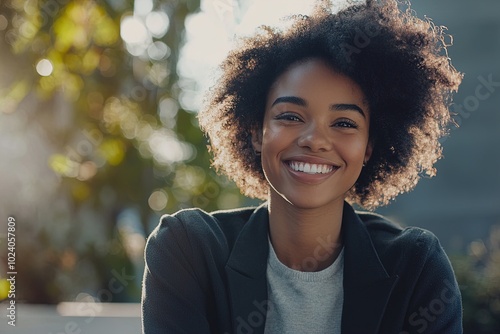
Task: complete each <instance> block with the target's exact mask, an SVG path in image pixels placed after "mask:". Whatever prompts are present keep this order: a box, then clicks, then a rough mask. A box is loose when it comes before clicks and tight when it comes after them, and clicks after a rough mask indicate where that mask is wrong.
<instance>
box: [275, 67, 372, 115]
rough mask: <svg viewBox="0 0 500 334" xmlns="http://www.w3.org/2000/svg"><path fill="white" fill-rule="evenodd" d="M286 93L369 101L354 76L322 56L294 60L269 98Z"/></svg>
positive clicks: (344, 101)
mask: <svg viewBox="0 0 500 334" xmlns="http://www.w3.org/2000/svg"><path fill="white" fill-rule="evenodd" d="M283 95H289V96H298V97H302V98H304V99H306V100H309V99H312V100H314V101H318V100H324V99H326V100H328V99H330V100H332V101H330V102H331V103H332V102H341V101H342V102H343V103H348V102H350V103H359V104H363V105H364V106H365V107H366V105H367V101H366V97H365V94H364V93H363V91H362V89H361V87H360V86H359V85H358V84H357V83H356V82H355V81H354V80H352V79H351V78H349V77H348V76H346V75H344V74H342V73H339V72H338V71H336V70H334V69H333V68H332V67H331V66H330V65H328V64H327V63H326V62H325V61H324V60H322V59H319V58H311V59H306V60H304V61H300V62H297V63H294V64H292V65H291V66H290V67H289V68H288V69H287V70H285V71H284V72H283V73H282V74H281V75H279V76H278V78H277V79H276V80H275V81H274V83H273V84H272V85H271V88H270V90H269V92H268V98H267V102H269V101H270V100H274V99H276V98H278V97H280V96H283Z"/></svg>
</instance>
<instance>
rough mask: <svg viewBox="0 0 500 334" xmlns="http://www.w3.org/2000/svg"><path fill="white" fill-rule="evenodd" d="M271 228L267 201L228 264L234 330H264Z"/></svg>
mask: <svg viewBox="0 0 500 334" xmlns="http://www.w3.org/2000/svg"><path fill="white" fill-rule="evenodd" d="M268 230H269V213H268V209H267V203H264V204H262V205H261V206H259V207H258V208H257V209H255V211H254V212H253V214H252V215H251V216H250V218H249V220H248V222H247V223H246V224H245V225H244V226H243V228H242V230H241V232H240V234H239V236H238V238H237V239H236V242H235V244H234V247H233V251H232V252H231V255H230V256H229V260H228V262H227V264H226V275H227V279H228V285H229V298H230V300H231V312H232V323H233V333H255V334H261V333H264V324H265V320H266V312H267V306H268V299H267V278H266V269H267V257H268V254H269V244H268Z"/></svg>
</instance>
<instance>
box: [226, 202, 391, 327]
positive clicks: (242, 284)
mask: <svg viewBox="0 0 500 334" xmlns="http://www.w3.org/2000/svg"><path fill="white" fill-rule="evenodd" d="M268 230H269V214H268V207H267V203H264V204H263V205H261V206H259V207H258V208H256V209H255V211H254V212H253V214H252V215H251V216H250V218H249V220H248V222H247V223H246V224H245V225H244V227H243V228H242V230H241V232H240V234H239V236H238V239H237V240H236V242H235V244H234V247H233V250H232V252H231V255H230V257H229V260H228V262H227V264H226V274H227V279H228V285H229V295H230V300H231V311H232V321H233V331H234V333H239V332H252V333H255V334H259V333H263V332H264V324H265V319H266V311H267V307H268V300H267V298H268V297H267V278H266V269H267V257H268V253H269V245H268ZM342 233H343V236H344V282H343V284H344V306H343V310H342V332H343V333H377V332H378V328H379V326H380V323H381V320H382V316H383V314H384V312H385V308H386V305H387V301H388V300H389V297H390V294H391V292H392V289H393V287H394V285H395V284H396V281H397V279H398V278H397V276H395V277H390V276H389V275H388V274H387V272H386V270H385V268H384V266H383V265H382V263H381V262H380V259H379V257H378V254H377V252H376V250H375V248H374V246H373V243H372V241H371V238H370V235H369V233H368V230H367V228H366V226H365V225H364V223H363V222H362V221H361V219H360V218H359V216H358V215H357V214H356V213H355V212H354V210H353V208H352V207H351V206H350V205H349V204H347V203H344V209H343V217H342ZM360 317H362V319H361V318H360Z"/></svg>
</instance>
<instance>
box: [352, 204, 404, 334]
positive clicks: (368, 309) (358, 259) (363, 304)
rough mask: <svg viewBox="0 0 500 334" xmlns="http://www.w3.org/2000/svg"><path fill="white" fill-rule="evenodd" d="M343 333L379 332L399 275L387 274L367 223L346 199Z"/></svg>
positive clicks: (366, 333) (367, 333)
mask: <svg viewBox="0 0 500 334" xmlns="http://www.w3.org/2000/svg"><path fill="white" fill-rule="evenodd" d="M342 230H343V233H344V242H345V243H344V247H345V248H344V307H343V310H342V332H343V333H365V334H369V333H378V329H379V326H380V323H381V321H382V317H383V314H384V312H385V308H386V306H387V302H388V300H389V297H390V295H391V292H392V289H393V288H394V286H395V284H396V282H397V280H398V277H397V276H394V277H390V276H389V275H388V274H387V271H386V270H385V268H384V266H383V265H382V262H381V261H380V258H379V256H378V254H377V251H376V250H375V247H374V246H373V243H372V240H371V237H370V234H369V233H368V230H367V228H366V225H365V224H364V223H363V222H362V221H361V219H360V218H359V216H358V215H357V214H356V213H355V212H354V210H353V208H352V207H351V206H350V205H349V204H347V203H344V211H343V217H342Z"/></svg>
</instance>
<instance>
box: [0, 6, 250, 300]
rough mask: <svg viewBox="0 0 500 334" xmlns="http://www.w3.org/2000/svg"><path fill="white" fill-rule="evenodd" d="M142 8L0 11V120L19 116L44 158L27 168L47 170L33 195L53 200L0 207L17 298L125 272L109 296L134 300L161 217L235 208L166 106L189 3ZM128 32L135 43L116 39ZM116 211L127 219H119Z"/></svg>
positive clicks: (180, 118) (191, 119)
mask: <svg viewBox="0 0 500 334" xmlns="http://www.w3.org/2000/svg"><path fill="white" fill-rule="evenodd" d="M146 3H148V2H146ZM150 3H151V4H153V5H154V7H152V8H150V9H148V10H147V11H146V12H144V13H142V14H141V13H139V14H138V13H137V10H135V12H134V1H131V0H122V1H120V0H107V1H97V0H73V1H72V0H65V1H57V0H38V1H37V0H29V1H24V0H6V1H2V2H1V4H0V15H1V16H0V40H1V45H0V57H1V59H2V62H3V64H4V65H5V64H11V65H12V66H14V67H15V71H14V72H15V76H14V77H13V78H12V77H11V78H6V77H5V76H4V78H3V80H2V81H0V106H1V107H0V110H1V111H0V114H3V115H2V117H5V118H4V119H6V118H7V117H9V118H15V117H20V118H21V115H22V114H23V113H25V114H26V113H29V116H28V117H27V119H29V121H28V122H27V125H26V129H27V131H32V132H36V131H38V135H39V136H40V137H39V140H40V142H44V143H45V145H46V146H47V147H49V149H48V151H50V153H48V154H47V155H46V156H45V162H46V163H45V164H44V165H40V166H31V167H30V171H31V172H33V173H35V174H37V173H38V170H49V172H50V173H52V175H55V176H56V177H54V178H53V179H47V180H46V181H47V182H48V183H50V186H49V187H48V188H49V189H50V190H51V191H50V192H48V193H40V194H36V196H39V197H40V198H43V197H46V198H49V200H50V202H52V203H54V204H53V206H51V207H42V205H45V204H46V203H45V202H44V201H40V204H39V206H40V207H37V208H36V209H34V210H33V211H35V213H34V214H33V212H32V213H30V214H26V215H24V213H23V210H22V207H23V203H22V202H23V200H22V199H20V201H19V202H18V203H17V204H16V203H14V202H12V203H2V205H3V206H7V205H8V207H4V208H3V209H4V210H5V211H6V212H9V213H10V214H12V213H15V212H20V213H19V214H18V215H19V217H18V220H19V221H22V222H23V224H19V226H18V230H19V231H18V233H19V235H22V236H23V237H22V240H21V237H20V238H19V241H18V245H17V257H18V259H19V261H18V263H17V267H18V271H19V272H22V273H23V274H22V275H19V276H18V286H19V296H18V300H23V301H26V302H32V303H55V302H58V301H61V300H75V298H76V296H77V295H78V294H79V293H80V292H88V293H89V294H90V295H93V296H95V297H99V296H96V291H99V289H101V288H103V287H104V288H106V287H107V285H108V283H109V282H110V280H111V279H113V275H114V274H113V273H116V272H120V271H121V270H124V272H126V273H131V272H133V273H134V275H133V276H134V279H133V282H130V284H128V282H127V284H125V288H124V289H123V290H120V292H119V293H113V296H112V300H110V301H138V300H139V298H140V279H141V275H142V251H143V247H144V240H145V237H146V236H147V234H148V233H149V232H150V230H151V229H152V227H153V225H154V224H156V223H157V221H158V218H159V216H160V215H161V214H162V213H166V212H173V211H176V210H178V209H180V208H183V207H192V206H197V207H202V208H204V209H206V210H214V209H218V208H228V207H235V206H239V205H241V204H242V202H243V201H244V199H243V197H242V196H241V195H240V194H239V191H238V190H237V189H236V187H235V186H234V185H232V184H231V183H229V182H227V181H226V180H224V179H223V178H221V177H219V176H217V175H216V174H215V173H214V172H213V171H211V170H210V169H209V161H210V157H209V155H208V152H207V150H206V139H205V138H204V136H203V135H202V133H201V132H200V131H199V129H198V127H197V122H196V117H195V114H194V113H192V112H189V111H186V110H183V109H182V106H181V105H180V103H179V95H180V94H181V91H182V89H181V87H180V86H179V84H178V81H179V78H178V75H177V70H176V64H177V60H178V57H179V50H180V48H181V45H182V43H183V31H184V21H185V18H186V16H187V15H189V13H192V12H194V11H196V10H197V9H198V7H199V0H176V1H172V0H165V1H159V2H154V3H153V2H150ZM149 13H153V14H152V15H149V16H148V14H149ZM126 19H129V22H132V23H133V24H135V26H134V25H132V28H129V29H128V31H125V29H124V27H121V24H123V22H125V20H126ZM130 19H132V20H130ZM138 22H139V23H138ZM137 24H139V26H138V25H137ZM138 28H142V29H143V30H141V29H138ZM141 31H142V32H143V35H142V38H143V39H142V40H139V41H136V43H135V44H134V43H128V44H127V41H126V40H127V39H129V40H132V42H134V38H135V39H137V38H138V37H137V36H139V37H141V35H140V34H139V35H137V34H138V33H139V32H141ZM126 33H127V34H129V35H128V36H127V35H124V34H126ZM5 67H6V69H8V68H7V67H8V65H5ZM26 105H28V106H29V107H28V108H29V109H34V110H29V111H26V110H23V109H26ZM35 124H36V125H35ZM34 127H36V129H34ZM35 130H36V131H35ZM16 135H17V136H23V135H24V134H23V133H17V134H16ZM27 154H29V150H28V153H27ZM33 191H36V190H33ZM40 191H42V190H40ZM16 205H17V210H16V207H15V206H16ZM128 209H132V212H133V213H134V214H136V216H134V214H132V215H129V216H127V217H128V218H127V217H125V218H123V219H122V220H123V222H124V223H120V215H121V214H122V213H123V212H128V211H127V210H128ZM127 219H128V220H127ZM130 220H132V221H130ZM137 223H138V224H139V225H138V224H137ZM120 224H121V225H120ZM23 240H24V241H23ZM28 240H29V241H28ZM2 260H5V259H3V256H2ZM2 262H4V261H2ZM5 263H6V260H5V262H4V263H3V265H5ZM113 270H114V271H113ZM2 271H3V270H2ZM0 291H2V289H0ZM108 299H109V298H108Z"/></svg>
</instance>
